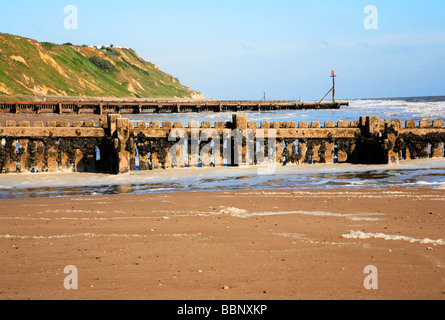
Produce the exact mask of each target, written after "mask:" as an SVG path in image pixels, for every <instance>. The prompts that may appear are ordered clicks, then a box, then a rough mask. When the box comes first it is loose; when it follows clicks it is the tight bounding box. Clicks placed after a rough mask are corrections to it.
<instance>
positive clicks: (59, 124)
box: [57, 120, 71, 128]
mask: <svg viewBox="0 0 445 320" xmlns="http://www.w3.org/2000/svg"><path fill="white" fill-rule="evenodd" d="M57 127H60V128H68V127H71V123H70V122H69V121H60V120H59V121H57Z"/></svg>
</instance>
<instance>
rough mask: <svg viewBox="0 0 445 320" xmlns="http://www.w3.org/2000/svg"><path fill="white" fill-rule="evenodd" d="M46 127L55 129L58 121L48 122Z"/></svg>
mask: <svg viewBox="0 0 445 320" xmlns="http://www.w3.org/2000/svg"><path fill="white" fill-rule="evenodd" d="M46 126H47V127H49V128H55V127H57V121H48V122H47V123H46Z"/></svg>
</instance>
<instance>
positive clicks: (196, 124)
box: [188, 121, 199, 128]
mask: <svg viewBox="0 0 445 320" xmlns="http://www.w3.org/2000/svg"><path fill="white" fill-rule="evenodd" d="M188 127H189V128H199V122H198V121H189V126H188Z"/></svg>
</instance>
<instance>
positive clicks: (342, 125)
mask: <svg viewBox="0 0 445 320" xmlns="http://www.w3.org/2000/svg"><path fill="white" fill-rule="evenodd" d="M337 127H338V128H349V121H345V120H340V121H338V122H337Z"/></svg>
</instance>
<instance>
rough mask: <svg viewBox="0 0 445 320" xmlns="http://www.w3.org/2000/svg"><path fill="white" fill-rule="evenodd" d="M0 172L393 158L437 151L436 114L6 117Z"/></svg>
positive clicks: (444, 131) (441, 134)
mask: <svg viewBox="0 0 445 320" xmlns="http://www.w3.org/2000/svg"><path fill="white" fill-rule="evenodd" d="M0 141H1V144H0V170H1V173H19V172H58V171H73V172H104V173H126V172H129V171H134V170H156V169H168V168H173V167H198V166H202V167H206V166H212V167H213V166H240V165H256V166H268V165H271V164H272V165H303V164H310V163H326V164H332V163H359V164H385V163H390V164H392V163H397V162H398V161H399V160H401V159H407V160H408V159H418V158H441V157H444V142H445V128H444V127H443V120H434V121H428V120H423V121H420V122H419V123H416V122H414V121H406V122H405V123H404V126H402V122H401V121H391V122H388V121H385V120H380V119H379V118H378V117H360V119H359V120H357V121H352V122H348V121H338V122H336V123H335V122H333V121H326V122H325V123H324V124H320V123H319V122H317V121H314V122H312V123H308V122H298V123H296V122H291V121H289V122H278V121H274V122H268V121H262V122H260V123H257V122H248V121H247V116H246V114H234V115H233V116H232V121H231V122H215V123H214V125H213V126H212V124H211V123H210V122H208V121H203V122H201V123H198V122H195V121H191V122H189V123H188V126H184V125H183V124H182V123H180V122H175V123H172V122H168V121H166V122H162V123H160V122H150V123H146V122H136V123H133V122H131V121H130V120H129V119H126V118H122V117H121V116H120V115H118V114H111V115H108V116H107V117H106V118H102V119H101V120H100V121H99V123H95V122H94V121H74V122H73V123H70V122H66V121H49V122H47V123H46V124H44V123H43V122H40V121H39V122H34V123H30V122H28V121H20V122H18V123H16V122H15V121H7V122H6V126H4V127H0Z"/></svg>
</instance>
